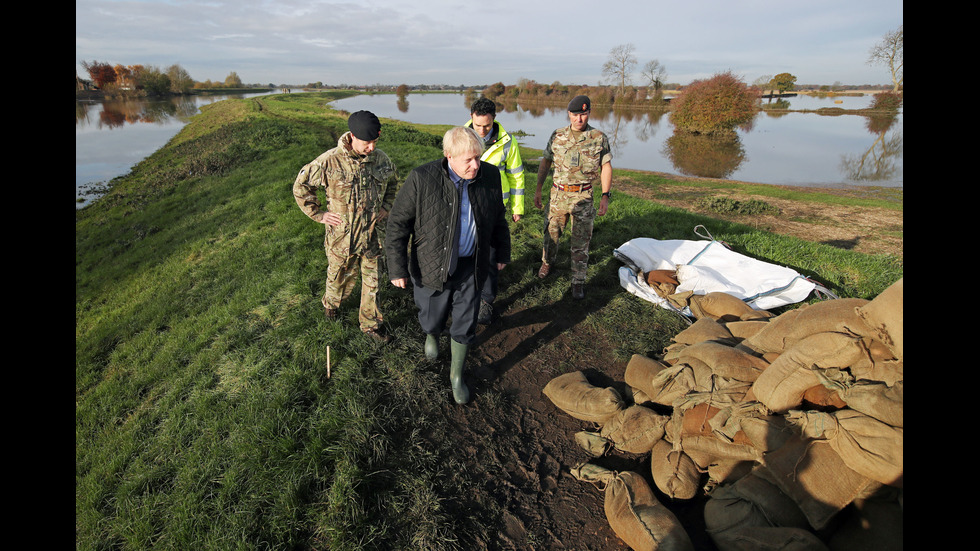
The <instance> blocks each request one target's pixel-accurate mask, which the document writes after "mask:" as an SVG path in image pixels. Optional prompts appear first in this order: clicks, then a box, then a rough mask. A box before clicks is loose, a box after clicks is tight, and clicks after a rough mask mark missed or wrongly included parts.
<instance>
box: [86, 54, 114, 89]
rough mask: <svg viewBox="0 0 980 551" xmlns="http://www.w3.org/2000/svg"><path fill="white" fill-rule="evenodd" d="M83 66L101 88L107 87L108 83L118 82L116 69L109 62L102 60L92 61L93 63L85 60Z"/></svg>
mask: <svg viewBox="0 0 980 551" xmlns="http://www.w3.org/2000/svg"><path fill="white" fill-rule="evenodd" d="M82 68H83V69H85V71H86V72H88V76H89V78H91V79H92V82H94V83H95V85H96V86H98V87H99V88H105V87H106V85H108V84H112V83H114V82H116V70H115V69H113V68H112V65H109V64H108V63H104V62H102V61H92V62H91V63H89V62H87V61H83V62H82Z"/></svg>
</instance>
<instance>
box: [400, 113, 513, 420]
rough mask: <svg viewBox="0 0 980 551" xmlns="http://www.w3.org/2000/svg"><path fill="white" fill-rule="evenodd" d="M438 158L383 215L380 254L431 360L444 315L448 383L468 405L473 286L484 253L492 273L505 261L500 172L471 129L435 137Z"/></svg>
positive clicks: (476, 288) (482, 273)
mask: <svg viewBox="0 0 980 551" xmlns="http://www.w3.org/2000/svg"><path fill="white" fill-rule="evenodd" d="M442 145H443V154H444V155H445V158H443V159H440V160H438V161H433V162H431V163H427V164H424V165H422V166H420V167H418V168H416V169H415V170H413V171H412V172H411V173H410V174H409V175H408V178H407V179H406V180H405V184H404V185H403V186H402V188H401V190H399V192H398V195H397V197H396V198H395V203H394V205H393V206H392V208H391V213H390V214H389V215H388V229H387V238H386V240H385V254H386V255H387V259H388V273H389V276H390V277H391V283H392V284H393V285H394V286H395V287H399V288H402V289H407V288H408V285H409V280H411V283H412V287H413V295H414V298H415V304H416V306H418V308H419V316H418V317H419V323H420V324H421V325H422V329H423V330H424V331H425V333H426V339H425V347H424V351H425V355H426V357H427V358H429V359H430V360H434V359H436V358H437V357H438V355H439V336H440V335H441V334H442V332H443V330H444V329H445V325H446V321H447V319H448V318H449V316H450V314H452V324H451V326H450V328H449V336H450V352H451V357H452V358H451V362H450V382H451V383H452V387H453V398H454V399H455V400H456V402H457V403H460V404H465V403H467V402H469V389H468V388H467V387H466V385H465V384H463V364H464V361H465V358H466V353H467V350H468V348H469V346H470V345H471V344H472V343H473V342H474V341H475V340H476V325H477V315H478V313H479V309H480V285H481V283H482V282H483V281H485V280H486V276H487V271H488V265H489V262H490V248H491V247H493V248H494V249H495V250H496V255H497V258H496V261H497V268H498V269H503V267H504V266H505V265H507V264H509V263H510V231H509V229H508V227H507V220H506V218H505V214H506V209H505V208H504V202H503V196H502V193H501V186H500V171H499V170H498V169H497V167H495V166H493V165H492V164H489V163H486V162H484V161H481V160H480V155H482V154H483V142H482V140H481V139H480V137H479V135H478V134H477V133H476V132H475V131H474V130H473V129H472V128H465V127H456V128H452V129H450V130H449V131H448V132H446V135H445V136H444V137H443V143H442Z"/></svg>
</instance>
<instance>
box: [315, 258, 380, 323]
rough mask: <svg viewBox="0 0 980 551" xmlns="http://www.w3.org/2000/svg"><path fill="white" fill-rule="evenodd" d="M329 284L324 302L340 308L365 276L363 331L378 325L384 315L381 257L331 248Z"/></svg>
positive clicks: (359, 314) (360, 319)
mask: <svg viewBox="0 0 980 551" xmlns="http://www.w3.org/2000/svg"><path fill="white" fill-rule="evenodd" d="M327 260H328V262H329V265H328V266H327V285H326V292H325V293H324V294H323V300H322V302H323V306H324V307H325V308H332V309H334V310H336V309H337V308H338V307H339V306H340V303H341V302H342V301H344V300H345V299H346V298H347V297H349V296H350V295H351V293H352V292H353V291H354V286H355V285H356V284H357V276H358V275H360V276H361V307H360V309H359V310H358V320H359V321H360V325H361V331H367V330H370V329H378V328H379V327H380V326H381V322H382V321H383V318H382V316H381V311H380V310H379V309H378V272H379V269H378V261H379V258H378V257H373V258H369V257H368V256H365V255H363V254H350V255H341V254H333V253H332V251H330V250H329V249H328V250H327Z"/></svg>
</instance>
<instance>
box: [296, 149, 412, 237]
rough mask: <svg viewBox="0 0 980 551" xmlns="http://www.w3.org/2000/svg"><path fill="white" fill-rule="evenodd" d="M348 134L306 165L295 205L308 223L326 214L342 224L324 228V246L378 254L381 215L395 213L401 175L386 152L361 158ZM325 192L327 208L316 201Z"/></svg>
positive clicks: (299, 182) (301, 172)
mask: <svg viewBox="0 0 980 551" xmlns="http://www.w3.org/2000/svg"><path fill="white" fill-rule="evenodd" d="M350 138H351V134H350V132H347V133H345V134H344V135H343V136H341V137H340V139H339V140H338V141H337V147H335V148H333V149H331V150H329V151H327V152H325V153H323V154H322V155H320V156H319V157H317V158H316V159H314V160H313V161H312V162H310V163H308V164H307V165H306V166H304V167H303V168H302V169H301V170H300V171H299V175H297V176H296V180H295V181H294V182H293V197H294V198H295V199H296V204H297V205H299V208H300V209H302V211H303V212H304V213H305V214H306V215H307V216H309V217H310V218H312V219H314V220H317V221H319V220H320V216H321V214H322V213H323V212H325V211H327V212H333V213H336V214H338V215H340V217H341V218H342V219H343V221H342V222H341V223H340V224H339V225H337V226H331V225H329V224H324V225H325V226H326V232H327V235H326V241H325V246H326V247H327V248H328V249H330V250H333V251H336V252H338V253H347V254H357V253H362V252H369V253H374V254H375V255H377V254H380V247H381V243H380V240H379V239H380V238H379V234H378V230H380V229H381V228H379V227H378V222H379V213H380V211H381V210H382V209H383V210H384V211H385V212H386V213H387V212H388V211H390V210H391V205H392V203H394V201H395V194H396V192H397V191H398V173H397V170H396V168H395V165H394V163H392V162H391V159H389V158H388V156H387V155H385V154H384V152H382V151H380V150H378V149H375V150H374V151H373V152H371V153H370V154H368V155H358V154H356V153H354V152H353V151H352V150H351V148H350V143H351V140H350ZM321 187H322V188H324V191H325V194H326V201H325V203H321V202H320V199H319V197H318V196H317V188H321Z"/></svg>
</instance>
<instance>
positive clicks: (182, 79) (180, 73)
mask: <svg viewBox="0 0 980 551" xmlns="http://www.w3.org/2000/svg"><path fill="white" fill-rule="evenodd" d="M166 73H167V78H169V79H170V91H171V92H173V93H175V94H186V93H188V92H190V89H191V88H192V87H193V86H194V79H193V78H191V75H190V73H188V72H187V71H186V70H184V68H183V67H181V66H180V65H178V64H176V63H175V64H173V65H171V66H170V67H167V71H166Z"/></svg>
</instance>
